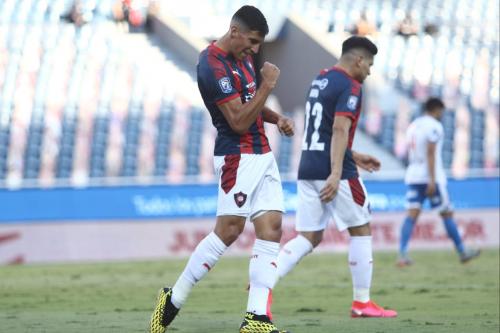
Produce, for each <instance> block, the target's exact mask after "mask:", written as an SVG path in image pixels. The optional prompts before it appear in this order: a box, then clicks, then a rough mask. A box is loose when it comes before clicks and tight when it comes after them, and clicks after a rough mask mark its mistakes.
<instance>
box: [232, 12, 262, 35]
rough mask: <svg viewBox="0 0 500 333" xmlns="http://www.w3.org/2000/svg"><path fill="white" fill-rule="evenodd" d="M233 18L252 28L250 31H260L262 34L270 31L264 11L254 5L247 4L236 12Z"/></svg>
mask: <svg viewBox="0 0 500 333" xmlns="http://www.w3.org/2000/svg"><path fill="white" fill-rule="evenodd" d="M232 20H237V21H239V22H241V23H243V24H244V25H246V26H247V27H248V29H250V31H258V32H259V33H260V34H261V35H262V36H265V35H267V34H268V33H269V27H268V26H267V20H266V18H265V17H264V14H262V12H261V11H260V10H259V9H258V8H256V7H254V6H248V5H245V6H243V7H241V8H240V9H238V10H237V11H236V13H234V15H233V17H232Z"/></svg>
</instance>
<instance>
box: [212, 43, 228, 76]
mask: <svg viewBox="0 0 500 333" xmlns="http://www.w3.org/2000/svg"><path fill="white" fill-rule="evenodd" d="M210 51H212V52H210ZM217 55H218V54H217V52H215V51H214V48H209V53H208V55H207V61H208V65H209V66H210V69H212V71H213V73H214V76H215V79H216V80H219V79H221V78H223V77H225V76H227V74H226V68H225V67H224V63H223V62H222V60H221V59H219V58H218V57H217Z"/></svg>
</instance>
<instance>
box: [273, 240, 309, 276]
mask: <svg viewBox="0 0 500 333" xmlns="http://www.w3.org/2000/svg"><path fill="white" fill-rule="evenodd" d="M312 250H313V245H312V244H311V242H310V241H309V240H308V239H307V238H305V237H304V236H302V235H301V234H299V235H297V237H295V238H294V239H292V240H290V241H289V242H288V243H286V244H285V246H283V248H282V249H281V251H280V254H279V255H278V278H280V279H281V278H282V277H283V276H285V275H287V274H288V273H289V272H290V271H291V270H292V269H293V268H294V267H295V266H297V264H298V263H299V261H300V260H301V259H302V258H303V257H304V256H305V255H307V254H309V253H310V252H311V251H312Z"/></svg>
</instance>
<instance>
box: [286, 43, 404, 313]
mask: <svg viewBox="0 0 500 333" xmlns="http://www.w3.org/2000/svg"><path fill="white" fill-rule="evenodd" d="M377 51H378V50H377V47H376V46H375V45H374V44H373V43H372V42H371V41H370V40H369V39H367V38H365V37H360V36H352V37H350V38H348V39H347V40H345V41H344V43H343V44H342V55H341V57H340V60H339V63H338V64H337V65H336V66H334V67H332V68H330V69H325V70H323V71H322V72H321V73H320V74H319V75H318V76H317V77H316V78H315V79H314V80H313V81H312V84H311V87H310V89H309V93H308V98H307V102H306V109H305V129H304V139H303V142H302V155H301V159H300V166H299V174H298V182H297V192H298V200H297V202H298V206H297V215H296V217H297V219H296V230H297V231H298V232H299V234H298V235H297V237H295V238H294V239H292V240H290V241H289V242H288V243H286V244H285V246H284V247H283V249H282V250H281V252H280V254H279V257H278V275H279V277H280V278H281V277H283V276H285V275H286V274H287V273H288V272H289V271H291V270H292V269H293V268H294V267H295V266H296V265H297V263H298V262H299V261H300V260H301V259H302V258H303V257H304V256H305V255H307V254H308V253H310V252H311V251H312V250H313V249H314V248H315V247H316V246H318V244H319V243H320V242H321V240H322V238H323V232H324V230H325V228H326V226H327V224H328V222H329V221H330V220H331V219H332V218H334V219H335V222H336V224H337V227H338V229H339V230H341V231H342V230H345V229H347V230H348V231H349V234H350V236H351V237H350V244H349V265H350V269H351V275H352V282H353V293H354V300H353V302H352V308H351V316H352V317H396V316H397V313H396V311H393V310H386V309H384V308H382V307H380V306H379V305H377V304H376V303H375V302H373V301H372V300H371V299H370V286H371V280H372V270H373V268H372V266H373V259H372V237H371V229H370V224H369V222H370V209H369V203H368V200H367V198H366V197H367V194H366V189H365V187H364V185H363V182H362V180H361V179H360V178H359V175H358V171H357V168H356V166H359V167H361V168H363V169H365V170H369V171H376V170H378V169H379V168H380V162H379V161H378V160H377V159H376V158H374V157H372V156H370V155H365V154H360V153H357V152H355V151H353V150H352V149H351V147H352V142H353V139H354V133H355V131H356V125H357V122H358V119H359V116H360V113H361V104H362V103H361V97H362V92H361V84H362V83H363V81H364V80H365V79H366V77H367V76H368V75H370V67H371V66H372V65H373V58H374V56H375V55H376V54H377Z"/></svg>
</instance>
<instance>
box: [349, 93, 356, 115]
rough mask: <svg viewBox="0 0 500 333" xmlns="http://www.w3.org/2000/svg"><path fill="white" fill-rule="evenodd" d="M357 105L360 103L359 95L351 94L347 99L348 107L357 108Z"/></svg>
mask: <svg viewBox="0 0 500 333" xmlns="http://www.w3.org/2000/svg"><path fill="white" fill-rule="evenodd" d="M356 105H358V96H354V95H351V96H349V99H348V100H347V107H348V108H349V109H350V110H353V111H354V110H356Z"/></svg>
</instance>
